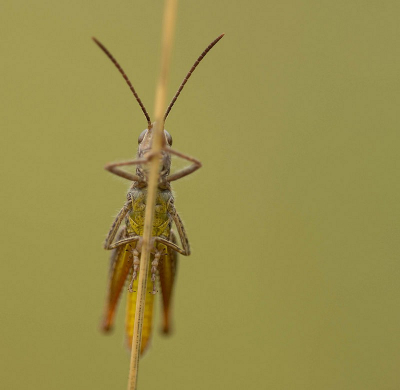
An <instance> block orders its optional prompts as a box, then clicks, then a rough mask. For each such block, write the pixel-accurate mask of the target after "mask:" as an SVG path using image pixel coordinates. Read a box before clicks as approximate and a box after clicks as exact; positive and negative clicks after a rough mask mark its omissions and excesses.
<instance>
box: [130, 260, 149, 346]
mask: <svg viewBox="0 0 400 390" xmlns="http://www.w3.org/2000/svg"><path fill="white" fill-rule="evenodd" d="M153 260H154V255H153V254H152V255H151V257H150V262H151V261H153ZM137 286H138V281H137V280H135V282H134V284H133V286H132V289H133V292H131V293H128V298H127V301H126V319H125V335H126V344H127V346H128V348H129V349H131V348H132V337H133V327H134V323H135V311H136V300H137ZM152 292H153V282H152V281H151V267H149V273H148V274H147V289H146V301H145V305H144V317H143V328H142V343H141V348H140V353H141V354H143V352H144V351H145V350H146V349H147V347H148V346H149V344H150V343H149V341H150V336H151V328H152V323H153V304H154V294H152Z"/></svg>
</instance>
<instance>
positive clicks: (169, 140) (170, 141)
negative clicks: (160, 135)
mask: <svg viewBox="0 0 400 390" xmlns="http://www.w3.org/2000/svg"><path fill="white" fill-rule="evenodd" d="M164 134H165V136H166V137H167V142H168V145H169V146H172V137H171V134H170V133H168V131H167V130H164Z"/></svg>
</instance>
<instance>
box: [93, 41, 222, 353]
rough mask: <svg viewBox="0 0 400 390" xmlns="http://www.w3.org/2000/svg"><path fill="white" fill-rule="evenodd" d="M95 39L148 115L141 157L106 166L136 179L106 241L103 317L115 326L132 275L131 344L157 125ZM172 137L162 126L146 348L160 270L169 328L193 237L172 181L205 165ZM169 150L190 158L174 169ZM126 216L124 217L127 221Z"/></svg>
mask: <svg viewBox="0 0 400 390" xmlns="http://www.w3.org/2000/svg"><path fill="white" fill-rule="evenodd" d="M223 36H224V34H221V35H220V36H219V37H217V38H216V39H215V40H214V41H212V42H211V43H210V45H208V46H207V48H206V49H205V50H204V51H203V52H202V53H201V55H200V56H199V57H198V59H197V60H196V62H195V63H194V64H193V66H192V67H191V69H190V70H189V72H188V73H187V75H186V77H185V78H184V80H183V82H182V83H181V85H180V86H179V88H178V90H177V92H176V93H175V96H174V97H173V99H172V100H171V103H170V104H169V106H168V108H167V110H166V112H165V114H164V122H165V120H166V118H167V117H168V114H169V113H170V111H171V108H172V107H173V105H174V104H175V102H176V100H177V98H178V96H179V95H180V93H181V91H182V89H183V87H184V86H185V84H186V82H187V81H188V79H189V78H190V76H191V75H192V73H193V71H194V70H195V69H196V67H197V65H198V64H199V63H200V62H201V60H202V59H203V58H204V56H205V55H206V54H207V53H208V52H209V51H210V50H211V49H212V48H213V46H214V45H215V44H216V43H217V42H218V41H219V40H220V39H221V38H222V37H223ZM93 40H94V42H95V43H96V44H97V45H98V46H99V47H100V49H101V50H102V51H103V52H104V53H105V54H106V55H107V57H108V58H109V59H110V60H111V61H112V62H113V63H114V65H115V66H116V68H117V69H118V70H119V72H120V73H121V75H122V76H123V78H124V79H125V81H126V83H127V84H128V86H129V88H130V90H131V91H132V93H133V95H134V96H135V98H136V100H137V102H138V103H139V106H140V108H141V109H142V111H143V114H144V115H145V117H146V120H147V128H146V129H145V130H143V131H142V133H141V134H140V135H139V138H138V149H137V158H135V159H133V160H129V161H123V162H117V163H110V164H107V165H106V167H105V169H106V170H108V171H109V172H111V173H113V174H114V175H117V176H120V177H123V178H125V179H127V180H130V181H131V182H132V184H131V186H130V188H129V190H128V193H127V201H126V202H125V204H124V206H123V207H122V209H121V210H120V211H119V213H118V214H117V216H116V218H115V220H114V222H113V224H112V226H111V228H110V230H109V232H108V234H107V238H106V240H105V243H104V248H105V249H107V250H112V253H111V259H110V274H109V282H108V294H107V299H106V306H105V310H104V315H103V320H102V330H103V331H104V332H108V331H110V330H111V328H112V326H113V323H114V319H115V313H116V309H117V305H118V301H119V298H120V295H121V292H122V290H123V287H124V285H125V283H126V280H130V283H129V288H128V289H129V292H130V294H128V299H127V311H126V322H125V323H126V325H125V327H126V329H125V330H126V342H127V345H128V347H129V348H130V347H131V342H132V335H133V324H134V317H135V306H136V292H135V286H137V277H138V270H139V265H140V255H141V247H142V236H143V229H144V216H145V209H146V197H147V180H148V172H147V169H146V163H147V162H149V161H150V159H151V158H152V154H151V152H150V148H151V143H152V137H153V126H154V123H152V122H151V120H150V116H149V114H148V113H147V111H146V108H145V107H144V105H143V103H142V101H141V100H140V98H139V96H138V94H137V93H136V91H135V89H134V87H133V85H132V84H131V82H130V80H129V79H128V77H127V76H126V74H125V72H124V71H123V69H122V68H121V66H120V65H119V63H118V62H117V61H116V60H115V58H114V57H113V56H112V55H111V53H110V52H109V51H108V50H107V49H106V48H105V47H104V46H103V44H102V43H100V42H99V41H98V40H97V39H96V38H93ZM171 146H172V137H171V135H170V134H169V133H168V132H167V130H165V129H164V137H163V148H162V152H161V163H160V165H161V168H160V172H159V182H158V188H157V196H156V207H155V215H154V221H153V226H152V241H151V256H150V262H151V263H150V265H151V267H150V269H149V273H148V275H147V292H148V293H149V294H148V295H147V297H146V303H145V312H144V323H143V331H142V343H141V353H143V351H144V350H145V349H146V348H147V346H148V344H149V340H150V335H151V327H152V316H153V300H154V294H155V293H156V291H157V290H156V280H157V276H158V279H159V283H160V286H161V293H162V294H161V295H162V306H163V327H162V331H163V333H166V334H167V333H169V332H170V329H171V323H170V315H171V299H172V292H173V287H174V279H175V275H176V269H177V254H178V253H180V254H182V255H184V256H189V255H190V246H189V240H188V238H187V235H186V231H185V228H184V226H183V223H182V220H181V218H180V217H179V214H178V213H177V211H176V209H175V206H174V197H173V194H172V190H171V185H170V183H171V182H172V181H175V180H178V179H181V178H182V177H185V176H187V175H190V174H191V173H193V172H195V171H196V170H197V169H199V168H200V167H201V163H200V161H198V160H196V159H195V158H193V157H190V156H187V155H185V154H183V153H181V152H178V151H176V150H174V149H172V148H171ZM171 155H175V156H177V157H180V158H182V159H184V160H186V161H188V162H190V163H191V164H190V165H189V166H187V167H185V168H183V169H181V170H179V171H177V172H174V173H170V168H171ZM132 165H135V166H136V174H133V173H131V172H128V171H125V170H124V169H123V167H126V166H132ZM123 222H124V223H123ZM173 223H174V224H175V226H176V229H177V232H178V235H179V239H180V243H181V247H180V246H178V243H177V239H176V235H175V232H174V230H173V229H172V224H173Z"/></svg>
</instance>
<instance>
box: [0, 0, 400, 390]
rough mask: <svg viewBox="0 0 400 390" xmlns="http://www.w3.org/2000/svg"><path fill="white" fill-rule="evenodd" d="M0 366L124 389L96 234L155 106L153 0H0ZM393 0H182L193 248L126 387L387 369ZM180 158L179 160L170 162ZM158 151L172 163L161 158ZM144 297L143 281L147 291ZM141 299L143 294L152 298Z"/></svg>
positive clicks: (396, 55) (198, 385)
mask: <svg viewBox="0 0 400 390" xmlns="http://www.w3.org/2000/svg"><path fill="white" fill-rule="evenodd" d="M1 8H2V9H1V14H0V25H1V27H2V33H1V40H0V45H1V53H2V58H1V61H0V67H1V79H2V81H1V98H0V99H1V101H0V110H1V113H0V114H1V115H0V121H1V123H0V126H1V140H2V142H1V153H0V158H1V173H0V174H1V210H0V213H1V214H0V215H1V221H2V223H1V232H0V233H1V244H2V260H1V270H0V286H1V287H0V288H1V295H0V296H1V313H2V314H1V320H0V335H1V336H0V340H1V345H0V366H1V375H0V385H1V388H3V389H25V388H29V389H40V390H47V389H124V388H126V383H127V376H128V365H129V355H128V353H127V351H126V349H125V347H124V344H123V339H124V336H123V327H124V326H123V325H124V324H123V317H124V307H122V308H121V309H122V310H120V312H119V316H118V320H117V326H116V330H115V332H114V333H113V334H112V335H111V336H104V335H102V334H101V333H100V332H99V330H98V324H99V320H100V314H101V311H102V307H103V303H104V299H105V293H106V278H107V271H108V256H109V253H107V252H105V251H104V250H103V248H102V244H103V240H104V237H105V234H106V233H107V231H108V228H109V226H110V225H111V223H112V220H113V217H114V216H115V214H116V212H117V211H118V210H119V208H120V207H121V206H122V204H123V202H124V200H125V194H126V190H127V188H128V185H129V184H128V182H125V181H124V180H123V179H118V178H116V177H113V176H112V175H110V174H109V173H107V172H106V171H104V170H103V166H104V164H105V163H107V162H110V161H118V160H124V159H128V158H131V157H133V156H134V154H135V148H136V145H137V136H138V135H139V133H140V132H141V131H142V130H143V129H144V128H145V127H146V121H145V119H144V117H143V115H142V113H141V111H140V109H139V107H138V106H137V104H136V102H135V100H134V99H133V97H132V96H131V93H130V91H129V90H128V88H127V87H126V85H125V84H124V82H123V80H122V78H121V76H120V75H119V74H118V72H117V71H116V69H114V68H113V66H112V64H111V63H110V61H109V60H108V59H107V58H106V57H105V56H104V54H103V53H101V51H100V50H99V49H98V48H97V47H96V46H95V45H94V44H93V42H92V41H91V39H90V37H91V36H92V35H94V36H96V37H97V38H98V39H100V40H101V41H102V42H103V43H104V44H105V45H106V46H107V47H108V48H109V49H110V50H111V52H112V53H113V54H114V55H115V56H116V58H117V59H118V60H119V61H120V63H121V64H122V66H123V67H124V68H125V70H126V71H127V73H128V75H129V76H130V78H131V79H132V82H133V83H134V85H135V87H136V89H137V91H138V93H139V95H140V96H141V98H142V100H143V102H144V103H145V104H146V106H147V107H148V110H149V112H150V113H153V107H154V106H153V104H154V91H155V84H156V80H157V78H158V70H159V58H160V30H161V26H160V23H161V18H162V11H163V3H162V2H161V1H154V0H152V1H89V2H83V1H76V0H73V1H68V2H61V1H58V2H53V1H45V0H38V1H35V2H27V1H20V2H18V1H13V0H5V1H4V0H3V1H2V6H1ZM399 12H400V5H399V3H398V2H396V1H368V0H367V1H341V0H340V1H338V0H336V1H321V0H318V1H311V0H310V1H296V0H288V1H261V0H258V1H255V0H247V1H243V2H241V1H232V0H231V1H190V2H189V1H186V2H184V1H181V2H180V3H179V8H178V20H177V28H176V41H175V45H174V55H173V61H172V65H171V76H170V83H169V86H170V88H169V94H168V96H169V97H172V95H173V93H174V92H175V90H176V89H177V87H178V85H179V83H180V82H181V81H182V79H183V77H184V75H185V74H186V72H187V71H188V70H189V68H190V66H191V65H192V63H193V62H194V60H195V59H196V58H197V56H198V55H199V54H200V53H201V51H202V50H203V49H204V48H205V47H206V46H207V45H208V44H209V43H210V42H211V41H212V40H213V39H214V38H215V37H216V36H218V35H219V34H220V33H222V32H225V33H226V36H225V37H224V39H223V40H222V41H221V42H220V43H219V44H218V45H217V46H216V47H215V48H214V49H213V50H212V52H211V53H210V54H209V56H208V57H206V59H205V61H204V62H203V63H202V64H201V65H200V67H199V68H198V69H197V70H196V73H195V74H194V76H193V77H192V79H191V80H190V82H189V83H188V84H187V86H186V88H185V90H184V91H183V93H182V95H181V97H180V98H179V100H178V101H177V103H176V105H175V107H174V109H173V110H172V112H171V114H170V116H169V118H168V121H167V123H166V128H167V129H168V130H169V131H170V132H171V134H172V135H173V137H174V146H175V148H176V149H177V150H180V151H182V152H186V153H188V154H190V155H193V156H195V157H197V158H199V159H200V160H201V161H202V162H203V168H202V169H201V170H200V171H199V172H196V173H195V174H194V175H193V176H191V177H189V178H187V179H184V180H182V181H180V182H177V183H176V184H175V185H174V190H175V191H176V206H177V209H178V210H179V212H180V213H181V215H182V218H183V220H184V222H185V226H186V228H187V232H188V235H189V239H190V241H191V244H192V249H193V253H192V255H191V256H190V257H189V258H181V261H180V268H179V275H178V276H179V277H178V283H177V289H176V295H175V310H174V325H175V327H174V329H175V332H174V334H173V336H172V337H170V338H167V339H166V338H163V337H162V336H160V334H159V332H158V330H159V321H158V311H159V309H160V308H159V306H157V307H156V312H157V318H156V320H157V321H156V326H155V332H154V337H153V343H152V348H151V350H150V351H149V352H148V353H147V355H146V356H145V358H144V359H143V360H142V362H141V366H140V378H139V385H140V389H146V390H150V389H175V390H176V389H194V390H195V389H247V388H248V389H250V388H257V389H288V390H289V389H290V390H291V389H296V390H299V389H318V390H319V389H324V390H325V389H329V390H344V389H349V390H350V389H351V390H354V389H357V390H358V389H360V390H361V389H362V390H367V389H371V390H372V389H373V390H376V389H388V390H389V389H398V388H399V387H400V373H399V368H398V367H399V363H400V352H399V351H400V338H399V326H400V315H399V304H400V294H399V278H400V264H399V249H400V245H399V230H400V229H399V217H400V210H399V190H400V188H399V187H400V186H399V157H398V155H399V146H400V145H399V144H400V142H399V138H400V137H399V129H398V127H399V122H400V121H399V119H400V115H399V105H400V94H399V91H400V82H399V80H400V72H399V71H400V66H399V65H400V46H399V36H400V24H399ZM177 164H178V166H179V164H181V163H180V162H179V161H178V162H177ZM175 166H176V165H175ZM157 300H159V297H157ZM158 303H159V302H158Z"/></svg>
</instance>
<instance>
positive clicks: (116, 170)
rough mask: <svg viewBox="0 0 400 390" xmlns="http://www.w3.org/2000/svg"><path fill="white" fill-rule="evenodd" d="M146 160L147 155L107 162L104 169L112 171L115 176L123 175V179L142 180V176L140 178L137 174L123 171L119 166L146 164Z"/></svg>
mask: <svg viewBox="0 0 400 390" xmlns="http://www.w3.org/2000/svg"><path fill="white" fill-rule="evenodd" d="M148 162H149V158H148V157H144V158H136V159H134V160H128V161H120V162H116V163H109V164H107V165H106V166H105V167H104V169H105V170H107V171H108V172H111V173H113V174H114V175H116V176H119V177H123V178H124V179H127V180H130V181H143V178H141V177H139V176H137V175H134V174H133V173H130V172H127V171H124V170H122V169H120V168H119V167H125V166H129V165H140V164H147V163H148Z"/></svg>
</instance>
